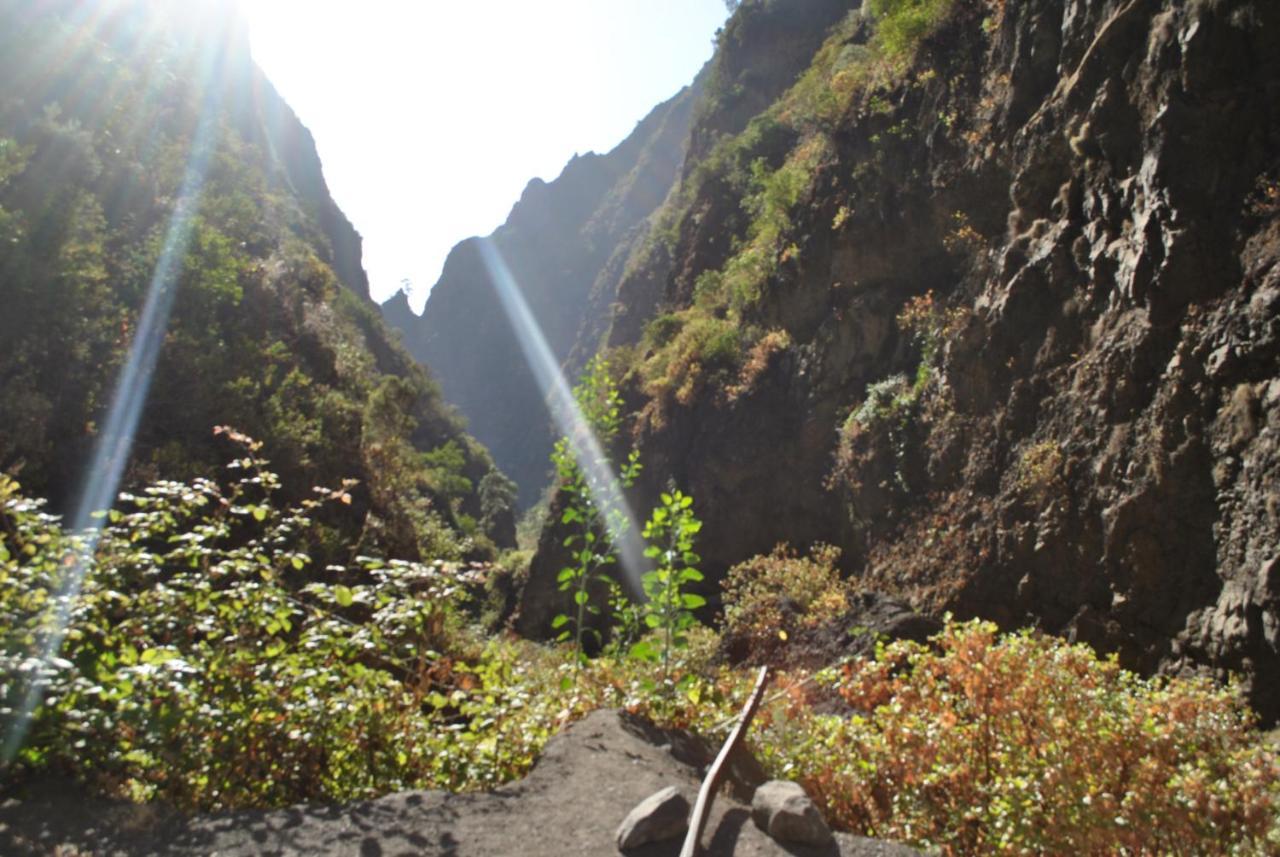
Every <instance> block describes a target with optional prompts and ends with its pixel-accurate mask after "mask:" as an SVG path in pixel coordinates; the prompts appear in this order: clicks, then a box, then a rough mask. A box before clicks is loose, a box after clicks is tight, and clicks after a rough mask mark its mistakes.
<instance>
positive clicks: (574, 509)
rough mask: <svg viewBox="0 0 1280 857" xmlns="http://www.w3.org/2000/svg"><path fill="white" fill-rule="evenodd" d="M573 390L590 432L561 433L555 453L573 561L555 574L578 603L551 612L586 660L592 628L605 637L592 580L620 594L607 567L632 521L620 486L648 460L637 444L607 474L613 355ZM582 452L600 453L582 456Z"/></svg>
mask: <svg viewBox="0 0 1280 857" xmlns="http://www.w3.org/2000/svg"><path fill="white" fill-rule="evenodd" d="M574 398H575V400H576V401H577V405H578V410H579V413H580V414H581V416H582V419H583V423H584V425H583V426H582V427H581V430H582V431H584V432H587V433H589V434H590V435H591V437H590V438H583V439H580V441H579V442H577V443H574V442H571V440H570V439H569V438H567V437H562V438H560V440H558V441H557V442H556V445H555V448H554V450H553V451H552V454H551V461H552V463H553V464H554V465H555V468H556V475H557V477H558V479H559V485H560V493H561V496H562V498H563V510H562V512H561V515H560V523H561V524H563V525H565V526H567V527H571V528H572V529H571V530H570V532H569V535H567V536H566V537H565V538H564V547H566V548H568V549H569V551H570V555H571V561H570V563H569V564H568V565H566V566H564V567H563V568H562V569H560V572H559V574H558V575H557V578H556V580H557V585H558V586H559V587H560V591H562V592H567V593H569V595H570V598H571V602H572V603H571V605H570V612H568V613H561V614H559V615H557V616H556V617H555V619H553V620H552V630H558V631H559V632H560V634H559V639H560V640H562V641H564V640H572V641H573V651H574V662H575V663H578V664H581V663H582V661H583V660H584V658H585V654H584V646H583V642H584V639H585V638H586V637H587V636H591V637H594V638H595V641H596V642H597V643H600V642H603V640H602V638H601V634H600V632H599V631H598V630H597V629H596V628H594V627H592V626H591V625H590V624H589V622H591V621H592V620H593V619H595V618H596V617H598V616H599V615H600V610H601V608H600V606H599V605H598V604H596V603H593V601H592V598H591V590H592V588H593V587H604V588H605V589H606V590H610V591H611V592H612V598H611V599H610V600H611V601H613V602H615V603H616V604H619V605H620V602H621V598H622V596H621V595H620V593H618V592H617V589H618V584H617V582H616V581H615V580H613V578H611V577H610V576H609V574H608V570H609V567H610V566H613V565H616V564H617V562H618V554H617V545H618V541H619V539H621V538H622V537H623V536H624V534H625V533H626V530H627V528H628V527H629V526H630V520H629V519H628V516H627V513H626V506H625V503H624V500H623V498H622V496H621V490H622V489H623V488H626V487H629V486H630V485H631V484H632V482H634V481H635V479H636V477H637V476H638V475H639V474H640V469H641V465H640V458H639V452H638V451H636V450H634V449H633V450H632V451H631V453H630V454H629V455H628V457H627V459H626V461H625V462H624V463H623V464H622V466H621V467H620V468H619V472H618V474H617V477H616V479H613V480H609V479H607V478H606V474H611V473H612V468H613V462H612V461H611V460H610V458H609V454H608V452H607V451H606V450H607V449H608V447H609V445H610V444H611V443H612V442H613V440H614V438H616V437H617V435H618V430H619V429H620V428H621V425H622V397H621V395H620V394H619V392H618V387H617V383H616V382H615V381H614V380H613V378H612V377H611V376H610V374H609V364H608V361H607V360H605V359H603V358H601V357H598V356H597V357H594V358H592V359H591V361H590V362H589V363H588V364H587V366H586V369H585V370H584V371H583V374H582V378H581V379H580V380H579V382H578V384H577V386H576V387H575V388H574ZM588 440H594V442H593V443H592V442H587V441H588ZM580 456H592V457H593V458H594V459H595V460H590V461H580V460H579V457H580Z"/></svg>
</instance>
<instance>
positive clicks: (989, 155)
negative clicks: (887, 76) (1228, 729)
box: [534, 0, 1280, 719]
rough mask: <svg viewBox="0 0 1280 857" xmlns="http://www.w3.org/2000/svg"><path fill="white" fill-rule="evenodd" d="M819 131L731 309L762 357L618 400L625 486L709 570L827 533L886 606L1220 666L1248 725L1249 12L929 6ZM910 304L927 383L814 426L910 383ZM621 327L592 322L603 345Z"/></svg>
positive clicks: (720, 244) (1261, 441) (1133, 657)
mask: <svg viewBox="0 0 1280 857" xmlns="http://www.w3.org/2000/svg"><path fill="white" fill-rule="evenodd" d="M851 5H856V4H851ZM862 37H863V38H865V36H862ZM857 38H860V37H859V36H858V35H857V34H856V33H855V35H854V36H853V37H851V43H852V41H856V39H857ZM749 47H750V46H749V45H747V46H745V47H743V46H739V48H738V49H739V50H740V51H744V52H745V54H746V55H749V53H750V51H749ZM713 119H714V117H712V118H708V117H706V116H704V117H703V120H704V121H705V122H710V121H712V120H713ZM704 132H705V128H703V127H702V126H698V125H695V128H694V130H693V138H694V139H695V140H696V139H698V138H699V136H698V135H699V134H700V133H704ZM832 138H833V151H834V154H832V155H831V156H830V157H828V158H827V159H826V160H824V161H823V163H822V164H821V165H820V166H819V168H818V170H817V172H816V174H815V176H814V178H813V181H812V186H811V187H810V188H809V190H808V191H807V192H806V196H805V197H804V199H803V200H802V202H801V205H800V210H799V211H796V212H794V213H793V221H794V229H793V237H794V240H795V245H796V250H797V251H798V252H795V253H792V254H788V257H787V258H786V259H784V260H783V261H782V262H781V263H780V265H779V267H778V272H777V274H776V275H774V276H772V277H771V279H770V280H769V282H768V284H767V286H766V288H765V290H764V294H763V296H762V297H761V298H760V300H759V301H757V302H756V303H755V304H753V305H752V306H751V307H750V308H749V309H748V310H747V311H745V312H744V318H743V321H744V323H751V324H754V325H756V326H758V327H759V328H761V329H766V330H777V331H785V333H786V334H787V344H786V346H785V347H782V348H778V349H776V351H775V353H772V354H770V355H767V357H768V359H767V362H766V363H765V365H764V366H763V367H757V368H758V369H759V371H758V372H757V373H756V376H755V377H754V378H753V383H752V384H751V385H750V386H749V387H748V388H745V389H744V388H743V387H742V386H739V387H738V388H736V389H734V390H732V391H729V390H727V389H725V388H723V387H720V388H715V387H711V386H708V387H707V388H706V389H703V390H702V391H701V392H700V393H699V394H697V395H695V396H687V397H685V399H686V400H685V401H683V402H681V401H664V402H661V403H657V402H655V400H654V399H653V398H652V397H651V396H650V395H649V394H647V393H645V392H644V390H643V388H642V386H641V385H640V384H638V383H636V384H633V385H632V386H631V387H630V388H629V389H628V391H627V392H628V402H629V405H630V406H631V407H632V409H633V411H634V412H635V413H636V414H637V415H638V417H637V419H636V421H635V437H636V439H637V441H638V442H639V445H640V448H641V450H642V454H643V458H644V461H645V464H646V470H645V477H644V479H643V480H642V484H641V485H640V486H639V487H638V489H637V491H636V497H635V505H636V506H637V507H638V508H641V509H643V508H646V507H647V505H648V504H649V503H651V502H652V500H653V498H654V497H655V496H656V494H657V492H658V491H660V490H662V488H663V487H664V485H665V484H666V480H667V479H668V478H673V479H674V481H675V482H676V483H677V484H679V485H680V487H681V488H682V489H684V490H686V491H688V492H690V493H691V494H692V495H693V496H694V497H695V498H696V500H697V510H698V513H699V515H700V516H701V517H702V518H703V519H704V521H705V524H706V526H705V528H704V530H703V533H702V536H703V537H704V538H703V541H702V543H701V544H700V552H701V553H702V555H703V557H704V566H705V570H706V571H708V572H710V576H711V578H712V580H713V581H714V579H715V578H717V577H719V576H722V575H723V573H724V572H725V570H727V568H728V567H729V566H730V565H732V564H733V563H736V562H739V561H741V560H743V559H745V558H747V557H749V556H751V555H753V554H756V553H761V552H765V551H768V550H769V549H770V548H772V546H773V545H774V544H775V543H777V542H780V541H789V542H791V543H792V544H794V545H801V546H802V545H807V544H808V543H811V542H814V541H818V540H823V541H828V542H832V543H834V544H837V545H839V546H840V547H842V549H843V551H844V560H843V561H844V563H845V565H846V569H845V570H846V571H847V572H848V573H849V574H851V575H854V576H857V577H858V578H859V579H860V580H862V581H863V582H864V583H865V584H866V585H867V587H868V588H873V589H877V590H880V591H883V592H887V593H889V594H892V595H894V596H897V597H904V598H907V599H908V600H910V601H911V602H912V604H913V605H914V606H916V607H917V608H924V609H928V610H932V611H940V610H943V609H949V610H953V611H956V612H957V613H958V614H959V615H961V616H968V615H979V616H986V617H990V618H993V619H996V620H998V621H1000V622H1002V623H1004V624H1005V625H1007V626H1010V627H1014V626H1020V625H1025V624H1036V625H1038V626H1040V627H1043V628H1045V629H1046V630H1048V631H1051V632H1054V633H1061V634H1066V635H1070V636H1073V637H1075V638H1077V639H1081V640H1085V641H1088V642H1090V643H1092V644H1094V645H1096V646H1098V647H1099V648H1101V649H1103V650H1106V651H1115V652H1118V653H1119V654H1120V655H1121V659H1122V662H1123V663H1125V664H1126V665H1128V666H1131V667H1135V668H1138V669H1141V670H1143V671H1147V672H1154V671H1166V672H1173V673H1177V672H1186V671H1203V672H1209V673H1212V674H1214V675H1216V676H1219V677H1225V676H1226V675H1227V674H1228V673H1229V672H1239V673H1241V674H1243V675H1244V676H1245V677H1246V681H1247V683H1248V689H1249V693H1250V697H1251V699H1252V702H1253V703H1254V705H1255V706H1256V707H1257V708H1258V709H1259V710H1260V711H1261V712H1262V713H1263V714H1264V715H1265V716H1266V717H1267V718H1270V719H1274V718H1275V717H1276V716H1277V715H1278V714H1280V690H1277V688H1280V602H1278V600H1277V599H1278V598H1280V567H1278V565H1277V553H1278V552H1280V532H1278V528H1280V515H1278V510H1277V504H1278V503H1280V499H1278V498H1280V490H1278V486H1277V475H1278V472H1280V454H1278V451H1277V432H1280V361H1278V357H1280V320H1278V318H1277V310H1278V309H1280V265H1277V261H1278V260H1277V256H1278V255H1280V217H1278V216H1277V214H1278V212H1280V200H1278V194H1280V190H1278V186H1277V182H1280V5H1277V4H1275V3H1270V2H1262V0H1254V2H1244V1H1243V0H1235V2H1228V1H1227V0H1222V2H1208V0H1203V1H1202V2H1172V0H1167V1H1166V2H1161V0H1127V2H1115V0H1111V2H1100V1H1099V0H1095V1H1094V2H1085V0H1028V1H1027V2H1019V3H1008V4H992V3H977V2H973V3H965V2H957V4H956V8H955V11H954V14H953V15H952V17H951V18H950V20H949V21H948V23H947V24H946V25H945V26H944V27H942V29H941V30H940V31H938V32H937V33H935V34H934V35H933V36H931V37H930V39H929V40H928V41H927V42H926V43H925V45H924V46H923V47H922V48H921V50H920V52H919V54H918V55H917V57H916V59H915V60H914V65H913V67H912V68H911V70H910V71H909V72H907V73H906V74H905V75H904V76H903V77H902V78H901V79H900V80H899V81H898V82H897V83H896V84H893V85H892V86H890V87H888V88H887V89H886V90H883V91H881V92H879V93H878V94H877V100H876V101H874V102H871V101H868V100H867V99H862V100H856V99H855V101H854V102H853V104H852V105H851V107H850V108H849V110H848V112H847V113H846V114H845V115H844V116H843V117H842V118H841V120H840V122H839V124H838V128H837V130H836V133H834V134H833V135H832ZM790 143H791V141H787V140H782V141H780V142H779V145H780V146H782V147H783V148H784V149H785V147H786V146H788V145H790ZM694 167H696V165H686V174H687V173H688V172H689V170H690V169H692V168H694ZM725 193H726V190H725V188H724V187H723V186H721V185H717V184H716V183H715V182H714V181H712V182H708V183H707V184H706V185H704V186H703V188H702V190H701V191H700V194H701V195H699V196H697V197H695V198H694V199H693V200H692V201H691V202H690V203H689V205H690V207H691V210H692V211H696V212H697V216H696V217H688V218H685V219H684V220H683V221H682V226H681V231H680V234H679V235H678V236H677V238H676V239H675V241H674V242H673V243H672V244H671V245H670V246H669V247H667V248H659V249H657V250H655V251H653V252H650V253H649V254H648V255H647V256H644V257H642V258H639V259H636V260H633V263H634V264H633V265H632V266H631V272H630V274H629V276H628V277H626V278H624V280H623V281H622V283H621V285H620V286H619V295H620V296H623V297H626V298H627V299H628V300H629V301H630V304H629V305H631V306H652V307H654V308H656V309H658V310H660V309H663V308H666V309H678V308H680V307H682V306H687V305H688V304H689V302H690V301H691V300H692V291H693V285H694V283H695V281H696V279H697V276H698V275H699V273H700V272H702V271H705V270H708V269H716V268H719V267H721V266H722V265H723V264H724V261H725V259H726V257H727V254H729V253H730V252H731V250H732V242H731V241H730V240H729V238H717V237H716V236H717V235H721V234H722V233H723V234H725V235H729V236H732V235H733V234H734V233H735V230H736V231H737V233H738V234H741V230H742V223H741V221H742V214H741V211H742V201H741V199H738V198H733V197H731V196H724V195H723V194H725ZM929 292H932V293H933V307H934V312H935V316H934V318H935V319H940V321H939V322H938V324H937V329H938V336H937V339H938V348H937V357H936V365H935V369H934V372H933V378H932V380H931V381H930V382H929V383H928V385H927V387H925V388H924V389H923V390H922V391H920V392H919V395H918V397H917V398H916V400H915V401H913V402H912V403H910V404H909V405H907V406H904V407H902V408H900V409H899V410H898V412H897V413H895V414H894V417H893V419H880V420H865V421H862V422H859V421H858V420H857V419H852V420H850V419H847V416H848V415H849V414H850V413H851V412H853V411H856V410H857V409H858V407H859V406H860V405H861V404H862V403H863V402H864V401H865V400H866V399H867V397H868V388H869V386H870V385H873V384H876V383H877V382H879V381H882V380H884V379H886V378H890V377H891V376H893V375H894V374H895V373H902V374H903V375H905V376H906V378H907V381H906V382H904V383H909V382H910V379H911V378H913V377H915V373H916V370H917V367H918V366H919V364H920V362H921V359H922V356H921V350H920V348H919V347H918V343H913V341H912V339H911V337H909V336H908V335H907V334H906V333H904V331H903V330H902V329H901V327H900V325H899V324H898V323H897V321H896V319H897V317H898V316H899V314H900V313H901V312H902V310H903V309H904V308H905V307H907V306H908V305H909V304H910V302H911V301H913V300H914V299H919V298H921V297H922V296H924V295H926V294H927V293H929ZM915 306H916V307H919V306H920V304H919V303H918V302H917V303H916V304H915ZM650 314H652V313H650ZM642 330H643V325H642V324H640V323H639V322H638V321H637V319H636V318H634V317H632V316H631V315H628V314H627V313H625V312H624V313H623V314H621V315H620V317H619V318H618V319H617V323H615V325H614V328H613V331H612V333H611V339H610V342H611V343H612V344H614V345H624V346H625V345H628V344H635V343H640V342H642V341H641V331H642ZM641 347H643V345H642V346H641ZM658 404H660V405H661V408H660V409H658V408H657V407H656V405H658ZM655 412H657V413H659V414H660V418H659V419H655V418H653V417H654V414H655ZM553 544H554V542H553V541H552V540H550V539H544V545H553ZM543 565H545V566H546V567H547V568H552V567H554V566H555V563H554V562H551V561H549V560H548V561H544V562H543ZM538 568H539V564H538V563H537V562H535V566H534V570H535V572H536V571H537V570H538ZM536 579H537V578H536V574H535V578H534V582H535V584H536Z"/></svg>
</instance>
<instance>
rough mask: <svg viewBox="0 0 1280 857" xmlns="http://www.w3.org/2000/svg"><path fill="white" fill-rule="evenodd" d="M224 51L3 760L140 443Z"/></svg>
mask: <svg viewBox="0 0 1280 857" xmlns="http://www.w3.org/2000/svg"><path fill="white" fill-rule="evenodd" d="M223 71H224V62H223V56H222V55H221V54H211V55H210V56H208V57H207V58H206V67H205V69H203V79H204V81H205V97H204V103H203V104H202V105H201V110H200V116H199V121H198V124H197V126H196V130H195V133H194V135H193V137H192V141H191V151H190V153H189V155H188V158H187V165H186V170H185V173H184V176H183V180H182V186H181V189H180V191H179V194H178V197H177V201H176V203H175V204H174V208H173V212H172V213H171V214H170V216H169V225H168V228H167V230H166V233H165V238H164V243H163V245H162V247H161V252H160V256H159V258H158V259H157V261H156V266H155V269H154V271H153V272H152V277H151V282H150V285H149V287H148V289H147V298H146V302H145V303H144V305H143V308H142V312H141V313H140V315H139V318H138V323H137V328H136V330H135V333H134V336H133V341H132V342H131V344H130V348H129V354H128V356H127V358H126V360H125V362H124V365H123V366H122V367H121V369H120V375H119V377H118V379H117V382H116V387H115V392H114V393H113V395H112V399H111V405H110V408H109V410H108V411H107V418H106V421H105V424H104V427H103V430H102V433H101V434H100V435H99V437H98V442H97V444H96V446H95V449H94V452H93V456H92V457H91V459H90V461H89V466H88V468H87V472H86V475H85V478H84V481H83V484H82V487H81V491H80V499H79V501H78V502H77V503H76V505H75V512H74V514H73V516H72V518H71V530H72V531H74V532H79V533H83V534H84V543H83V546H82V549H81V551H80V555H79V556H78V557H76V558H75V562H74V565H73V566H72V567H71V568H70V569H69V572H68V576H67V580H66V582H65V583H64V584H63V588H62V590H61V591H60V592H59V593H57V595H56V596H55V598H54V602H55V603H56V605H57V607H56V611H55V614H54V620H53V623H52V625H51V627H50V628H49V630H48V631H47V632H46V636H45V638H44V640H43V642H42V644H41V646H40V651H39V654H38V655H37V659H38V663H37V664H34V665H33V669H32V670H30V674H31V676H33V678H32V679H31V680H30V681H29V684H28V686H27V689H26V692H25V694H24V695H23V702H22V704H21V706H20V707H19V709H18V710H17V711H16V712H15V713H14V715H13V717H12V720H11V721H10V722H9V724H8V725H7V727H6V734H5V736H4V742H3V745H2V746H0V762H2V763H4V764H8V763H9V762H10V761H12V759H13V758H14V756H15V755H16V754H17V752H18V750H19V749H21V747H22V743H23V741H24V740H25V737H26V733H27V730H28V728H29V727H30V724H31V719H32V716H33V715H34V713H35V711H36V709H37V707H38V706H39V705H40V703H41V701H42V699H43V696H44V691H45V683H44V681H43V679H42V676H44V675H45V674H47V671H48V669H49V667H50V666H51V665H52V664H53V663H54V662H55V659H56V658H57V657H58V653H59V652H60V651H61V649H62V643H63V640H64V638H65V636H66V629H67V623H68V621H69V619H70V615H71V611H72V609H73V607H74V605H75V601H76V598H77V597H78V596H79V593H80V587H81V585H82V584H83V581H84V575H85V573H86V571H87V570H88V568H89V564H90V563H91V562H92V561H93V555H94V551H95V549H96V547H97V544H98V541H99V538H100V534H101V533H100V530H101V523H100V521H99V519H98V518H97V517H96V516H95V513H97V512H100V511H101V510H104V509H109V508H110V507H111V505H112V504H113V502H114V500H115V498H116V493H117V491H118V490H119V487H120V480H121V477H122V476H123V475H124V469H125V465H126V464H127V463H128V459H129V454H130V451H131V450H132V447H133V440H134V437H135V435H136V433H137V428H138V422H139V420H140V419H141V417H142V411H143V407H144V406H145V404H146V400H147V393H148V391H149V389H150V386H151V379H152V376H153V375H154V373H155V369H156V363H157V361H158V359H159V356H160V351H161V348H162V346H163V344H164V339H165V334H166V332H167V330H168V326H169V314H170V311H171V309H172V308H173V301H174V298H175V297H176V295H177V291H178V279H179V276H180V274H181V272H182V265H183V261H184V258H185V256H186V252H187V247H188V245H189V243H190V239H191V235H192V231H193V226H194V219H195V216H196V213H197V210H198V208H199V203H200V194H201V190H202V188H203V186H204V180H205V175H206V173H207V172H208V166H209V161H210V158H211V157H212V154H213V151H214V149H215V147H216V144H217V138H218V120H219V113H220V108H221V96H222V94H223V93H224V91H225V90H224V87H223V86H222V85H221V75H222V73H223Z"/></svg>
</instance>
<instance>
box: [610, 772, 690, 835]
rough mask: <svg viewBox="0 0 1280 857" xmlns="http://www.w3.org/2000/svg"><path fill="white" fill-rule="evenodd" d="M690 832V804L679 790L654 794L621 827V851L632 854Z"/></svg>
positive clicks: (619, 826) (667, 789) (629, 815)
mask: <svg viewBox="0 0 1280 857" xmlns="http://www.w3.org/2000/svg"><path fill="white" fill-rule="evenodd" d="M688 829H689V800H688V798H686V797H685V796H684V795H682V794H681V793H680V790H679V789H677V788H676V787H675V786H667V787H666V788H665V789H662V790H661V791H658V792H654V793H653V794H651V795H649V796H648V797H647V798H645V799H644V800H642V801H640V803H638V804H637V805H636V808H635V809H633V810H631V812H630V813H628V814H627V817H626V818H624V819H623V820H622V824H620V825H618V835H617V841H618V848H619V849H621V850H623V851H628V850H630V849H632V848H639V847H640V846H641V845H648V844H649V843H650V842H661V841H663V840H665V839H674V838H676V837H677V836H683V835H684V832H685V831H686V830H688Z"/></svg>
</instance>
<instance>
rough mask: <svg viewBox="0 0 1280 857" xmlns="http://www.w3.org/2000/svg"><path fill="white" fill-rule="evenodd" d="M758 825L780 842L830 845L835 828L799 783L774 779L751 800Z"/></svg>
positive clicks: (754, 817)
mask: <svg viewBox="0 0 1280 857" xmlns="http://www.w3.org/2000/svg"><path fill="white" fill-rule="evenodd" d="M751 817H752V818H753V819H755V822H756V826H757V827H759V828H760V829H761V830H763V831H764V832H765V833H767V834H769V835H770V836H772V837H773V838H774V839H776V840H778V841H779V842H798V843H801V844H804V845H826V844H827V843H828V842H830V841H831V828H829V827H827V823H826V822H825V821H824V820H823V819H822V813H820V812H818V808H817V807H816V806H814V805H813V801H811V800H809V796H808V795H807V794H805V793H804V789H802V788H801V787H800V785H799V784H798V783H793V782H788V781H785V780H770V781H769V782H767V783H765V784H764V785H762V786H761V787H760V788H758V789H756V794H755V797H754V798H752V799H751Z"/></svg>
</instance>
